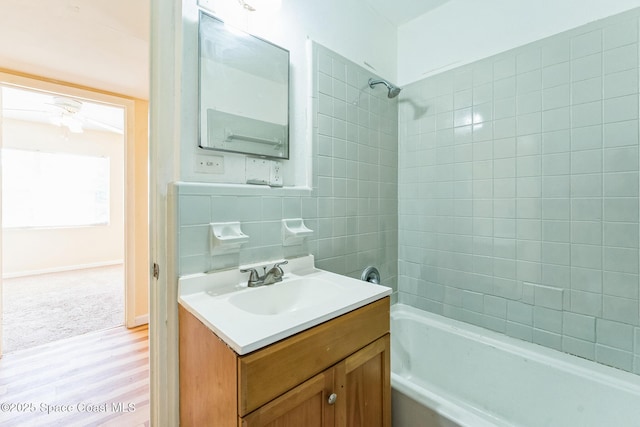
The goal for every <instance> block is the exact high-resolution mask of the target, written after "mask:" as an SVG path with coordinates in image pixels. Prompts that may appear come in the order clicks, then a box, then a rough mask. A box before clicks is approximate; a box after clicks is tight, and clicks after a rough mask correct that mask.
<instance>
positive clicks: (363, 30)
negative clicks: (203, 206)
mask: <svg viewBox="0 0 640 427" xmlns="http://www.w3.org/2000/svg"><path fill="white" fill-rule="evenodd" d="M201 4H207V5H208V6H209V7H210V8H211V9H213V10H215V11H216V13H217V14H218V15H219V16H220V18H222V19H223V20H225V21H226V22H227V23H230V24H233V25H235V26H236V27H239V28H240V29H242V30H245V31H247V32H249V33H252V34H254V35H256V36H258V37H261V38H264V39H266V40H268V41H270V42H272V43H275V44H277V45H280V46H282V47H284V48H285V49H288V50H289V51H290V54H291V94H290V107H289V108H290V110H291V113H290V145H291V146H290V154H291V157H290V158H291V160H289V161H285V162H284V167H283V169H284V184H285V186H292V185H296V186H310V185H311V182H310V178H311V175H310V170H309V168H310V162H311V148H310V147H311V144H310V138H311V133H310V130H311V126H312V123H311V121H310V119H309V118H308V114H309V111H308V103H309V97H310V94H311V88H310V86H309V82H310V69H309V60H308V56H309V51H308V46H307V44H308V43H307V40H308V39H311V40H314V41H316V42H318V43H319V44H321V45H323V46H325V47H327V48H329V49H331V50H333V51H335V52H337V53H338V54H340V55H342V56H344V57H346V58H348V59H350V60H352V61H353V62H355V63H357V64H359V65H361V66H364V67H365V68H367V69H371V67H369V66H367V65H366V64H369V65H370V66H372V67H374V68H375V70H374V69H371V72H372V75H374V74H375V75H379V76H382V77H384V78H387V79H389V80H392V81H395V80H396V72H395V71H396V57H397V54H396V51H397V40H396V28H395V27H394V26H393V25H392V24H391V23H390V22H389V21H388V20H387V19H385V18H384V17H382V16H380V15H379V14H378V13H377V12H375V11H374V10H373V9H372V8H370V7H369V6H368V4H367V3H365V2H362V1H359V0H326V1H313V0H296V1H283V2H282V7H281V9H280V10H278V11H276V12H271V13H266V12H261V11H257V12H252V13H249V12H244V11H243V9H242V8H241V7H240V6H239V5H238V4H237V2H235V1H232V2H230V1H228V0H208V1H202V0H201ZM197 19H198V8H197V4H196V1H195V0H185V1H184V2H183V24H184V29H183V38H184V39H183V41H182V42H183V61H184V63H183V66H182V73H183V75H182V85H183V87H182V91H181V92H182V95H183V108H182V117H181V120H182V121H183V123H182V126H181V128H182V138H181V139H182V143H181V147H182V149H181V153H180V155H181V179H183V180H185V181H200V182H226V181H227V180H228V176H225V175H204V174H196V173H194V172H193V165H194V164H195V158H194V156H195V154H196V153H199V152H200V153H199V154H205V155H206V154H209V155H218V156H219V155H221V154H220V153H215V152H214V153H211V152H209V153H207V152H203V150H198V149H197V128H198V123H197V117H198V113H197V95H198V94H197V89H198V88H197V78H198V75H197V64H198V58H197V45H198V44H197V40H198V33H197V30H198V28H197ZM365 63H366V64H365ZM224 158H225V159H224V162H225V171H229V173H231V171H234V170H236V171H237V170H240V169H241V170H244V167H245V164H244V162H245V160H244V156H240V155H234V154H224Z"/></svg>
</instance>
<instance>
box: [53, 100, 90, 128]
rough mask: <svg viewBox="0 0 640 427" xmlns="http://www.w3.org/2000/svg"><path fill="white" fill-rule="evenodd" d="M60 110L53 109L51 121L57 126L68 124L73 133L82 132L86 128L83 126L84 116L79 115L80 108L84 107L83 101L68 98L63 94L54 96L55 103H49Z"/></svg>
mask: <svg viewBox="0 0 640 427" xmlns="http://www.w3.org/2000/svg"><path fill="white" fill-rule="evenodd" d="M49 105H52V106H54V107H56V109H58V110H59V111H55V109H54V111H52V113H51V116H50V117H49V121H50V122H51V123H52V124H54V125H56V126H59V127H61V126H66V127H67V128H68V129H69V132H71V133H82V132H84V129H83V127H82V120H81V118H82V116H81V115H80V116H79V112H80V109H81V108H82V102H80V101H78V100H76V99H71V98H66V97H63V96H54V97H53V104H49Z"/></svg>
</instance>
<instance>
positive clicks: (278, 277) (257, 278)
mask: <svg viewBox="0 0 640 427" xmlns="http://www.w3.org/2000/svg"><path fill="white" fill-rule="evenodd" d="M288 263H289V261H282V262H277V263H276V264H275V265H274V266H273V267H271V269H270V270H269V271H267V267H264V270H265V273H264V274H263V275H262V276H261V275H260V274H258V272H257V271H256V269H255V268H247V269H242V270H240V272H241V273H249V280H248V281H247V286H248V287H250V288H256V287H258V286H263V285H273V284H274V283H277V282H282V276H284V271H282V268H280V266H281V265H284V264H288Z"/></svg>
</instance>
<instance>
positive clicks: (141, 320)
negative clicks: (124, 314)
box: [131, 314, 149, 328]
mask: <svg viewBox="0 0 640 427" xmlns="http://www.w3.org/2000/svg"><path fill="white" fill-rule="evenodd" d="M148 323H149V314H145V315H142V316H136V318H135V319H134V320H133V326H131V327H132V328H135V327H137V326H142V325H147V324H148Z"/></svg>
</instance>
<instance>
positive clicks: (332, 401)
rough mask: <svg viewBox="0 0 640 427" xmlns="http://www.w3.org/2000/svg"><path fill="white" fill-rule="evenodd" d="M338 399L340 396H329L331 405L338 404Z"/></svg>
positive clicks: (332, 394)
mask: <svg viewBox="0 0 640 427" xmlns="http://www.w3.org/2000/svg"><path fill="white" fill-rule="evenodd" d="M337 398H338V395H337V394H335V393H331V394H330V395H329V399H327V402H328V403H329V405H333V404H334V403H336V399H337Z"/></svg>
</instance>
